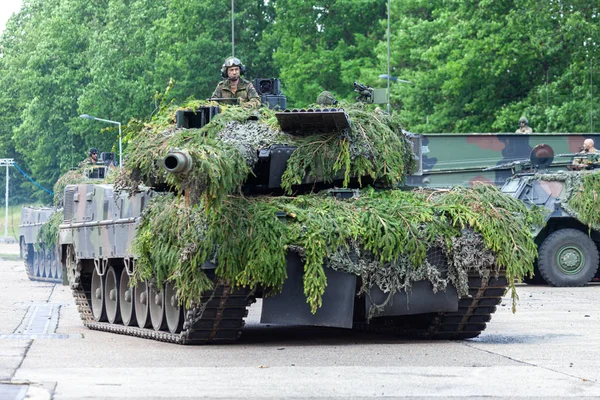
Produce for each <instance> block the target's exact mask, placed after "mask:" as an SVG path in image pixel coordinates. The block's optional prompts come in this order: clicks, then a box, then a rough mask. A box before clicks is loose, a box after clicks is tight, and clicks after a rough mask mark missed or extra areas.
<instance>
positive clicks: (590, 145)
mask: <svg viewBox="0 0 600 400" xmlns="http://www.w3.org/2000/svg"><path fill="white" fill-rule="evenodd" d="M577 154H578V155H577V156H575V158H573V163H572V164H573V166H574V169H584V168H586V167H588V166H590V165H591V164H593V163H597V162H598V159H599V158H600V151H598V149H596V147H595V146H594V140H593V139H585V140H584V141H583V146H582V147H581V151H580V152H579V153H577ZM579 154H581V156H579Z"/></svg>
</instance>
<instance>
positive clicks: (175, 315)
mask: <svg viewBox="0 0 600 400" xmlns="http://www.w3.org/2000/svg"><path fill="white" fill-rule="evenodd" d="M165 316H166V318H167V327H168V328H169V332H171V333H179V332H181V329H182V327H183V307H182V306H181V304H179V298H178V297H177V290H176V289H175V286H173V285H172V284H171V283H166V284H165Z"/></svg>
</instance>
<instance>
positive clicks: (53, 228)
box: [34, 210, 64, 251]
mask: <svg viewBox="0 0 600 400" xmlns="http://www.w3.org/2000/svg"><path fill="white" fill-rule="evenodd" d="M63 218H64V213H63V211H62V210H59V211H57V212H55V213H54V214H52V215H51V216H50V219H49V220H48V221H47V222H46V223H45V224H43V225H42V226H41V227H40V230H39V232H38V236H37V241H36V242H35V243H34V247H35V249H36V250H37V251H40V250H48V249H55V248H56V245H57V243H58V226H59V225H60V224H61V223H62V222H63Z"/></svg>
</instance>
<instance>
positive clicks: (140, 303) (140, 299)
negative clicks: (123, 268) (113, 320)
mask: <svg viewBox="0 0 600 400" xmlns="http://www.w3.org/2000/svg"><path fill="white" fill-rule="evenodd" d="M134 289H135V290H134V293H135V297H134V302H133V304H134V307H135V318H136V319H137V324H138V326H139V327H140V328H148V327H149V326H150V308H149V307H148V297H149V296H148V295H149V293H148V283H147V282H138V284H137V286H136V287H135V288H134Z"/></svg>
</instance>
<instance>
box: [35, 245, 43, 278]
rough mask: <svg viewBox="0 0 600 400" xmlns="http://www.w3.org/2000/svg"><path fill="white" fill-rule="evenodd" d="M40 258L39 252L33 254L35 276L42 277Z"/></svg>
mask: <svg viewBox="0 0 600 400" xmlns="http://www.w3.org/2000/svg"><path fill="white" fill-rule="evenodd" d="M40 258H41V257H40V252H39V251H36V252H34V253H33V276H37V277H40V276H42V275H41V271H40Z"/></svg>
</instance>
